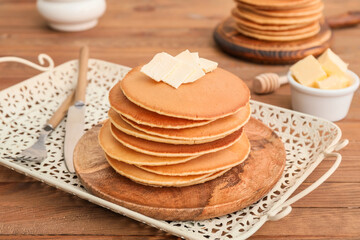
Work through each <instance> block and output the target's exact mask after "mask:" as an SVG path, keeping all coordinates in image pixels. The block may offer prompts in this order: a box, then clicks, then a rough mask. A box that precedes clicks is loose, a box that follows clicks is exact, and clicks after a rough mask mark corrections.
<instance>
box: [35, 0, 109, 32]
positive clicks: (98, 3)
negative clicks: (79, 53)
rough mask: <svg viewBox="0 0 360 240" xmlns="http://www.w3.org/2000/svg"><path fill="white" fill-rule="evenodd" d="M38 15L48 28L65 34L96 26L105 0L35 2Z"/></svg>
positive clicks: (46, 0)
mask: <svg viewBox="0 0 360 240" xmlns="http://www.w3.org/2000/svg"><path fill="white" fill-rule="evenodd" d="M37 9H38V11H39V13H40V14H41V15H42V16H43V17H44V18H45V19H46V20H47V21H48V24H49V26H50V27H52V28H54V29H56V30H59V31H66V32H76V31H84V30H87V29H90V28H93V27H95V26H96V24H97V22H98V18H99V17H101V16H102V15H103V14H104V12H105V9H106V2H105V0H37Z"/></svg>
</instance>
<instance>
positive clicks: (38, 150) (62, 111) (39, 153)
mask: <svg viewBox="0 0 360 240" xmlns="http://www.w3.org/2000/svg"><path fill="white" fill-rule="evenodd" d="M74 96H75V91H72V93H71V94H70V95H69V96H68V97H67V98H66V99H65V100H64V102H63V103H62V104H61V105H60V107H59V108H58V109H57V110H56V111H55V113H54V114H53V115H52V117H51V118H50V119H49V120H48V121H47V123H46V124H45V126H44V127H43V128H42V129H41V131H40V136H39V138H38V140H37V142H35V143H34V144H33V145H32V146H31V147H29V148H27V149H25V150H23V151H21V152H20V153H19V154H18V155H17V156H16V159H18V160H25V161H34V162H38V163H39V162H42V161H43V160H44V159H45V158H46V156H47V151H46V146H45V140H46V137H47V136H48V135H49V134H50V133H51V132H52V131H53V130H54V129H55V128H56V126H57V125H59V123H60V122H61V120H62V119H63V118H64V116H65V115H66V112H67V110H68V108H69V106H70V105H71V104H72V102H73V100H74Z"/></svg>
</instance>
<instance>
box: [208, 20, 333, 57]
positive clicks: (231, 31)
mask: <svg viewBox="0 0 360 240" xmlns="http://www.w3.org/2000/svg"><path fill="white" fill-rule="evenodd" d="M214 39H215V42H216V43H217V44H218V45H219V47H220V48H221V49H222V50H223V51H225V52H227V53H229V54H230V55H233V56H236V57H240V58H244V59H247V60H251V61H254V62H259V63H266V64H288V63H294V62H296V61H298V60H300V59H303V58H304V57H306V56H308V55H310V54H312V55H314V56H318V55H320V54H321V53H322V52H324V51H325V50H326V49H327V48H329V47H330V40H331V30H330V28H329V26H328V25H327V24H326V23H325V22H323V23H321V29H320V32H319V33H318V34H317V35H315V36H313V37H310V38H306V39H303V40H296V41H288V42H279V41H261V40H257V39H254V38H250V37H246V36H244V35H242V34H240V33H238V32H237V30H236V28H235V21H234V20H233V19H232V18H231V17H230V18H228V19H226V20H225V21H223V22H221V23H220V24H219V25H218V26H217V27H216V28H215V31H214Z"/></svg>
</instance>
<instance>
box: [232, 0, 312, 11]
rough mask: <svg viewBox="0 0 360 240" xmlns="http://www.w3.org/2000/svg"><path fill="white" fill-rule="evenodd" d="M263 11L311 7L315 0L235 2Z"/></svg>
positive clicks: (240, 0)
mask: <svg viewBox="0 0 360 240" xmlns="http://www.w3.org/2000/svg"><path fill="white" fill-rule="evenodd" d="M236 1H237V2H240V3H245V4H249V5H252V6H256V7H259V8H263V9H269V10H270V9H279V8H280V9H284V8H286V9H292V8H299V7H304V6H309V5H312V4H313V3H312V2H315V1H316V0H289V1H284V0H236Z"/></svg>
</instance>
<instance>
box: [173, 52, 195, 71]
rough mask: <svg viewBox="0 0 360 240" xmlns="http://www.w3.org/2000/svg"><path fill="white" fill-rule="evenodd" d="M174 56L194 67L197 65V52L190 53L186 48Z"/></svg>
mask: <svg viewBox="0 0 360 240" xmlns="http://www.w3.org/2000/svg"><path fill="white" fill-rule="evenodd" d="M175 58H176V59H179V60H181V61H183V62H184V63H187V64H189V65H192V66H194V67H195V66H196V65H199V53H197V52H193V53H191V52H190V51H189V50H188V49H186V50H185V51H183V52H181V53H179V54H178V55H176V56H175Z"/></svg>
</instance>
